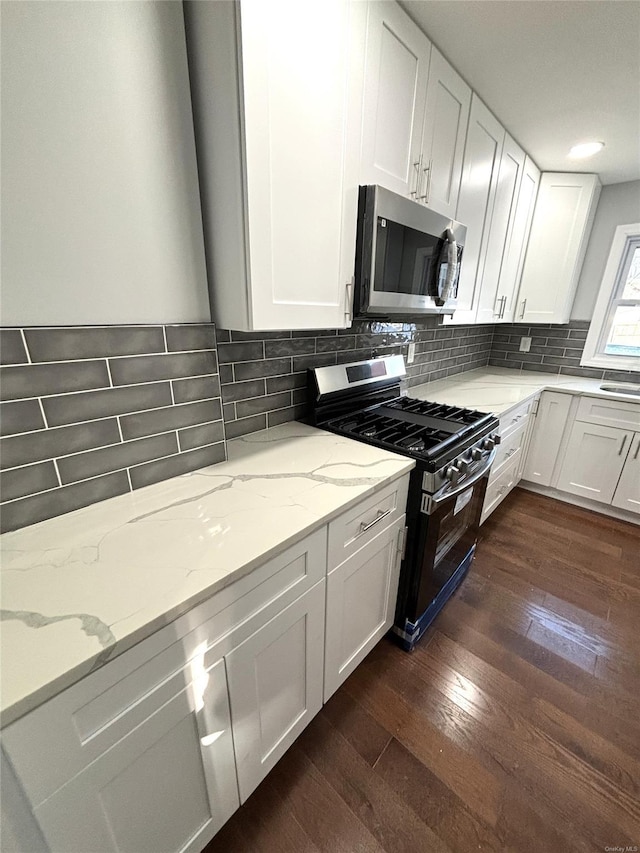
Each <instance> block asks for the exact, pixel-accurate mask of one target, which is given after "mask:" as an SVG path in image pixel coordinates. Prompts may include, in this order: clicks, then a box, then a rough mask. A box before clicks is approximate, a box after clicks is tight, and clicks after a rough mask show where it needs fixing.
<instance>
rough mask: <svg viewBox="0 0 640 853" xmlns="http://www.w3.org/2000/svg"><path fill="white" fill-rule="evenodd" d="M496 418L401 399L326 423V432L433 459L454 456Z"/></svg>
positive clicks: (410, 399)
mask: <svg viewBox="0 0 640 853" xmlns="http://www.w3.org/2000/svg"><path fill="white" fill-rule="evenodd" d="M494 421H495V418H494V417H493V415H488V414H484V413H483V412H476V411H474V410H472V409H463V408H459V407H456V406H446V405H443V404H441V403H431V402H428V401H424V400H415V399H412V398H411V397H399V398H398V399H396V400H392V401H390V402H388V403H384V404H382V405H378V406H376V407H374V408H371V409H365V410H364V411H356V412H352V413H350V414H348V415H346V416H343V417H338V418H334V419H332V420H330V421H328V422H327V423H326V424H324V426H325V428H326V429H330V430H331V431H333V432H338V433H341V434H343V435H348V436H350V437H351V438H357V439H360V440H361V441H368V442H370V443H372V444H377V445H378V446H380V447H386V448H387V449H389V450H395V451H396V452H397V451H400V452H402V453H406V454H408V455H410V456H414V457H415V458H419V459H424V460H433V459H436V458H439V457H441V456H442V455H443V454H446V453H447V450H450V451H452V452H453V454H454V455H455V453H456V452H457V451H458V450H459V449H460V448H461V447H463V446H464V445H465V444H466V443H467V442H466V439H471V438H473V437H476V436H477V435H478V433H480V434H482V433H485V432H487V431H488V430H487V427H488V428H489V429H490V428H491V427H492V426H493V425H494Z"/></svg>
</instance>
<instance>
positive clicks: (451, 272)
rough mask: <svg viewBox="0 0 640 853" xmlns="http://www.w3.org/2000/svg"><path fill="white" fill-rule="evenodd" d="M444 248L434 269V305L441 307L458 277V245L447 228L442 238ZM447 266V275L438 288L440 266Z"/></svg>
mask: <svg viewBox="0 0 640 853" xmlns="http://www.w3.org/2000/svg"><path fill="white" fill-rule="evenodd" d="M444 240H445V243H444V246H443V248H442V252H441V253H440V260H439V262H438V268H437V269H436V291H437V292H436V295H435V303H436V305H438V306H442V305H444V304H445V303H446V301H447V299H449V297H450V296H451V294H452V292H453V290H454V285H455V283H456V279H457V277H458V269H459V262H458V244H457V243H456V240H455V237H454V236H453V231H452V230H451V229H450V228H447V230H446V231H445V236H444ZM443 263H446V264H447V275H446V278H445V280H444V282H443V284H442V287H440V268H441V267H442V264H443Z"/></svg>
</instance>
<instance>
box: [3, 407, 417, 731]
mask: <svg viewBox="0 0 640 853" xmlns="http://www.w3.org/2000/svg"><path fill="white" fill-rule="evenodd" d="M228 453H229V460H228V461H227V462H222V463H220V464H218V465H214V466H211V467H209V468H203V469H201V470H198V471H196V472H194V473H192V474H185V475H183V476H180V477H175V478H173V479H171V480H167V481H165V482H163V483H158V484H156V485H154V486H148V487H146V488H144V489H141V490H139V491H136V492H134V493H132V494H127V495H122V496H120V497H117V498H112V499H110V500H107V501H103V502H101V503H98V504H94V505H93V506H90V507H86V508H85V509H81V510H78V511H76V512H72V513H69V514H67V515H63V516H59V517H58V518H54V519H50V520H48V521H43V522H40V523H39V524H35V525H32V526H30V527H25V528H23V529H22V530H17V531H13V532H11V533H6V534H4V535H3V536H1V537H0V554H1V557H2V570H1V577H2V608H3V609H2V632H1V634H0V654H1V656H2V677H1V705H0V714H1V716H0V721H1V723H2V725H7V724H8V723H10V722H11V721H13V720H15V719H17V718H18V717H19V716H21V715H22V714H24V713H26V712H27V711H29V710H31V709H32V708H34V707H36V706H37V705H39V704H41V703H42V702H44V701H46V700H47V699H49V698H51V697H52V696H54V695H56V694H57V693H59V692H60V691H61V690H63V689H64V688H66V687H68V686H70V685H71V684H73V683H75V682H76V681H78V680H79V679H80V678H82V677H83V676H84V675H86V674H88V673H89V672H90V671H92V670H93V669H96V668H97V667H98V666H101V665H102V664H104V663H106V661H107V660H109V659H111V658H113V657H114V656H115V655H116V654H119V653H121V652H123V651H125V650H126V649H127V648H130V647H131V646H132V645H134V644H135V643H136V642H139V641H140V640H142V639H144V638H145V637H147V636H149V635H150V634H151V633H153V632H154V631H155V630H157V629H159V628H161V627H162V626H164V625H166V624H168V623H169V622H170V621H172V620H173V619H175V618H177V617H178V616H179V615H181V614H182V613H184V612H186V611H187V610H189V609H190V608H191V607H194V606H195V605H196V604H198V603H200V602H201V601H204V600H205V599H207V598H209V597H210V596H211V595H212V594H213V593H215V592H217V591H218V590H221V589H223V588H224V587H226V586H228V585H229V584H231V583H232V582H233V581H236V580H238V579H239V578H241V577H243V576H244V575H246V574H247V573H249V572H250V571H251V570H252V569H254V568H256V567H257V566H259V565H261V564H263V563H264V562H266V561H267V560H268V559H269V558H270V557H272V556H274V555H275V554H277V553H279V552H281V551H283V550H284V549H285V548H286V547H288V546H289V545H291V544H293V543H294V542H296V541H298V540H300V539H302V538H303V537H304V536H306V535H308V534H309V533H311V532H312V531H313V530H315V529H317V528H319V527H321V526H323V525H324V524H326V523H327V522H328V521H329V520H330V519H331V518H333V517H335V516H337V515H339V514H340V513H343V512H344V511H345V510H346V509H347V508H348V507H349V506H351V505H352V504H355V503H357V502H358V501H360V500H362V499H364V498H365V497H367V496H368V495H369V494H371V493H373V492H374V491H376V490H377V489H379V488H380V487H382V486H383V485H385V484H386V483H389V482H391V481H392V480H394V479H396V478H398V477H400V476H402V475H403V474H405V473H407V472H408V471H410V470H411V469H412V468H413V467H414V464H415V463H414V462H413V460H412V459H409V458H407V457H404V456H399V455H396V454H394V453H388V452H387V451H384V450H380V449H379V448H375V447H371V446H369V445H366V444H363V443H361V442H357V441H352V440H351V439H347V438H342V437H340V436H337V435H334V434H332V433H329V432H324V431H323V430H318V429H315V428H313V427H310V426H306V425H304V424H301V423H298V422H291V423H287V424H283V425H282V426H278V427H274V428H273V429H270V430H265V431H263V432H257V433H252V434H250V435H248V436H245V437H244V438H241V439H236V440H234V441H231V442H229V444H228Z"/></svg>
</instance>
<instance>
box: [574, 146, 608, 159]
mask: <svg viewBox="0 0 640 853" xmlns="http://www.w3.org/2000/svg"><path fill="white" fill-rule="evenodd" d="M603 148H604V142H582V143H581V144H580V145H574V146H573V148H572V149H571V151H569V157H571V158H572V159H573V160H582V159H583V158H584V157H593V155H594V154H597V153H598V151H602V149H603Z"/></svg>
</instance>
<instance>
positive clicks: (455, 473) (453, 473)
mask: <svg viewBox="0 0 640 853" xmlns="http://www.w3.org/2000/svg"><path fill="white" fill-rule="evenodd" d="M444 476H445V478H446V479H447V480H449V481H450V482H451V483H453V485H454V486H455V484H456V483H457V482H458V480H459V479H460V469H459V468H456V466H455V465H451V466H449V468H447V470H446V471H445V474H444Z"/></svg>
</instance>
